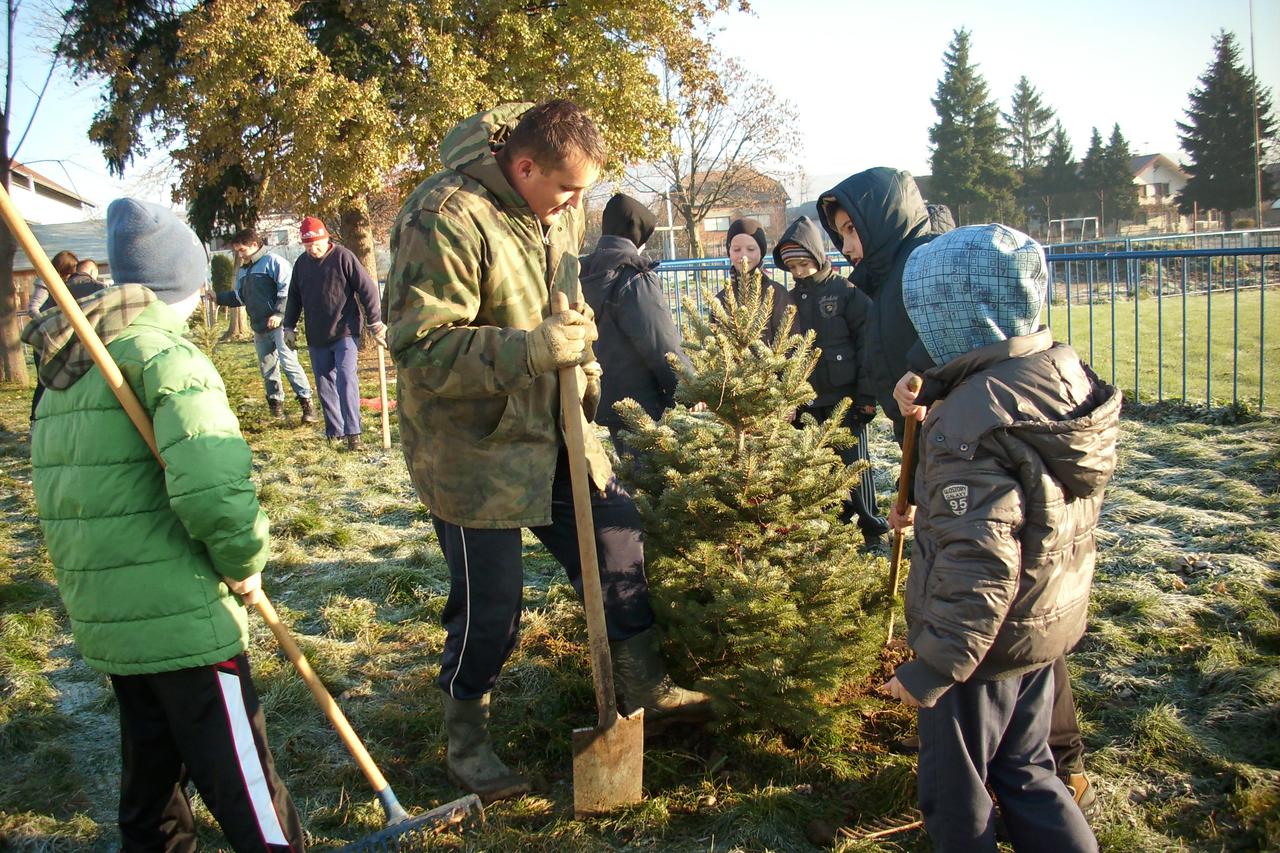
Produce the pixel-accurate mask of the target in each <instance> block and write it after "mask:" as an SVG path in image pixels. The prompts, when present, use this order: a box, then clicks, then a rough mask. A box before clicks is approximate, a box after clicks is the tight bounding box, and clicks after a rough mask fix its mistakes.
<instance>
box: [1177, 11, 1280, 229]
mask: <svg viewBox="0 0 1280 853" xmlns="http://www.w3.org/2000/svg"><path fill="white" fill-rule="evenodd" d="M1214 50H1215V51H1216V53H1217V55H1216V56H1215V57H1214V60H1213V62H1212V63H1211V64H1210V65H1209V68H1208V70H1206V71H1205V73H1204V75H1203V76H1202V77H1201V78H1200V85H1199V86H1197V87H1196V88H1195V89H1193V90H1192V91H1191V94H1190V98H1191V105H1190V106H1189V107H1187V121H1186V122H1178V130H1179V131H1181V134H1180V138H1181V140H1182V149H1183V150H1184V151H1186V152H1187V155H1188V156H1189V157H1190V158H1191V161H1190V162H1189V163H1187V164H1186V165H1185V166H1184V168H1185V169H1186V170H1187V173H1188V174H1190V175H1191V178H1190V179H1189V180H1188V181H1187V185H1186V187H1185V188H1184V189H1183V190H1182V192H1181V193H1180V194H1179V196H1178V209H1179V210H1181V211H1182V212H1183V213H1191V212H1192V210H1193V209H1194V205H1197V204H1198V205H1199V206H1200V207H1202V208H1206V209H1211V210H1220V211H1222V215H1223V220H1224V222H1225V223H1226V224H1227V227H1228V228H1229V227H1231V211H1233V210H1235V209H1237V208H1242V207H1252V206H1253V204H1254V200H1255V198H1254V165H1255V164H1254V148H1253V145H1254V140H1253V109H1254V96H1255V94H1256V96H1257V108H1258V135H1259V138H1260V139H1261V140H1262V143H1263V144H1264V145H1265V144H1267V143H1268V142H1269V141H1271V140H1273V139H1274V138H1275V131H1276V125H1275V118H1274V116H1273V115H1272V112H1271V95H1270V93H1268V92H1266V91H1264V90H1262V89H1260V88H1259V86H1258V81H1257V80H1256V79H1255V78H1254V76H1253V74H1251V73H1249V72H1247V71H1245V69H1244V66H1243V64H1242V63H1241V61H1240V52H1239V50H1238V49H1237V48H1236V43H1235V36H1233V35H1232V34H1231V33H1228V32H1225V31H1223V32H1220V33H1219V34H1218V35H1216V36H1214ZM1271 195H1272V190H1271V181H1270V176H1269V175H1267V173H1266V172H1263V173H1262V197H1263V198H1269V197H1271Z"/></svg>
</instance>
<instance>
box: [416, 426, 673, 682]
mask: <svg viewBox="0 0 1280 853" xmlns="http://www.w3.org/2000/svg"><path fill="white" fill-rule="evenodd" d="M591 520H592V523H593V524H594V526H595V534H596V553H597V555H598V557H599V564H600V587H601V592H602V593H603V596H604V618H605V625H606V627H607V629H608V633H609V639H610V640H626V639H628V638H630V637H633V636H635V635H636V634H639V633H640V632H641V631H643V630H645V629H646V628H649V627H650V626H651V625H653V610H652V608H651V607H650V605H649V585H648V582H647V581H646V579H645V576H644V539H643V537H642V536H641V531H640V512H639V511H638V510H637V509H636V505H635V501H633V500H632V499H631V496H630V495H628V494H627V493H626V492H625V491H624V490H623V489H622V487H621V486H620V485H618V481H617V480H616V479H615V478H610V480H609V483H608V485H607V487H606V488H605V490H604V492H603V493H602V492H599V491H597V490H596V488H595V486H594V485H592V486H591ZM434 523H435V528H436V537H437V539H439V541H440V549H441V550H442V551H443V552H444V559H445V562H446V563H448V564H449V578H450V585H449V599H448V601H446V602H445V606H444V613H443V614H442V615H441V622H442V623H443V624H444V629H445V633H446V637H445V641H444V652H443V654H442V655H441V656H440V678H439V681H438V682H437V683H438V684H439V686H440V689H441V690H443V691H444V692H446V693H448V694H449V695H450V696H451V697H452V698H454V699H462V700H470V699H479V698H480V697H481V696H483V695H484V694H486V693H488V692H489V691H490V690H492V689H493V685H494V683H495V682H496V681H497V680H498V673H499V672H500V671H501V670H502V665H503V664H504V663H505V662H506V660H507V657H508V656H510V654H511V651H512V650H513V649H514V648H515V644H516V637H517V635H518V633H519V630H520V608H521V602H522V595H523V592H524V560H523V548H522V546H521V544H520V529H519V528H507V529H482V528H476V527H459V526H458V525H456V524H450V523H449V522H447V521H441V520H440V519H435V522H434ZM529 530H530V532H532V533H533V535H535V536H537V537H538V539H540V540H541V541H542V544H543V545H545V546H546V548H547V550H548V551H550V552H551V555H552V556H553V557H555V558H556V559H557V560H558V561H559V562H560V565H562V566H564V570H565V574H567V575H568V576H569V582H570V583H571V584H573V588H574V589H575V590H576V591H577V593H578V597H579V599H581V597H582V564H581V562H580V560H579V558H578V534H577V530H578V526H577V522H576V520H575V518H574V514H573V492H572V489H571V487H570V483H569V462H568V456H567V455H566V454H565V451H564V449H563V448H562V449H561V450H560V456H559V458H558V459H557V460H556V473H555V480H554V481H553V483H552V486H551V523H550V524H549V525H546V526H545V527H531V528H529Z"/></svg>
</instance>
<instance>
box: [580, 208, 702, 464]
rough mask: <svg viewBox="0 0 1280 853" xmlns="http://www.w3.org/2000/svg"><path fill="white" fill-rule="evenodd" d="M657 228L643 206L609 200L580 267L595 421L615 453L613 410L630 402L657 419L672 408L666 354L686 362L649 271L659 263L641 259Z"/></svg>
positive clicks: (672, 377) (617, 419)
mask: <svg viewBox="0 0 1280 853" xmlns="http://www.w3.org/2000/svg"><path fill="white" fill-rule="evenodd" d="M655 222H656V220H655V218H654V215H653V213H652V212H651V211H649V210H648V209H647V208H646V207H645V206H644V205H643V204H641V203H640V202H638V201H636V200H635V199H634V198H631V197H630V196H627V195H623V194H622V193H619V194H617V195H615V196H614V197H613V198H611V199H609V203H608V204H606V205H605V208H604V219H603V222H602V226H601V230H602V235H601V237H600V241H599V242H598V243H596V249H595V251H594V252H592V253H591V254H590V255H589V256H588V257H587V259H586V260H585V261H584V262H583V264H582V294H583V296H584V297H585V298H586V300H587V304H589V305H590V306H591V310H592V311H594V312H595V320H596V329H597V330H599V333H600V337H599V339H598V340H597V341H596V344H595V352H596V359H597V360H598V361H599V362H600V368H601V370H602V371H603V375H602V376H601V380H600V406H599V408H598V409H597V410H596V418H595V420H596V423H598V424H602V425H604V426H606V427H608V429H609V435H611V436H612V437H613V441H614V446H615V447H616V448H617V449H618V451H619V453H621V452H622V449H623V448H622V447H621V446H620V445H619V432H620V431H621V429H622V428H623V426H624V424H623V422H622V418H621V416H619V415H618V413H617V412H615V411H614V409H613V404H614V403H616V402H618V401H619V400H625V399H628V398H630V399H632V400H635V401H636V402H637V403H639V404H640V407H641V408H643V409H644V410H645V412H646V413H647V414H648V415H649V417H651V418H653V419H654V420H657V419H658V418H660V417H662V413H663V412H665V411H666V410H667V409H670V408H671V407H673V406H674V405H675V404H676V398H675V393H676V383H677V381H678V378H679V377H678V374H677V373H676V370H675V368H674V367H673V366H672V365H671V363H670V362H669V361H668V360H667V355H668V354H670V353H674V354H675V356H676V358H677V359H678V360H680V361H681V362H683V363H685V364H688V358H686V357H685V354H684V351H683V350H682V349H681V348H680V335H679V334H678V333H677V332H676V326H675V322H674V321H673V320H672V319H671V309H670V307H669V306H668V302H667V297H666V294H665V293H664V292H663V289H662V282H661V281H659V279H658V276H657V274H656V273H654V271H653V270H654V268H655V267H656V266H657V262H655V261H650V260H646V259H645V258H644V257H643V256H642V255H641V254H640V250H641V248H642V247H643V246H644V244H645V243H647V242H648V241H649V238H650V237H651V236H652V235H653V229H654V225H655Z"/></svg>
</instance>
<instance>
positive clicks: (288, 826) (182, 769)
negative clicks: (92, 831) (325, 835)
mask: <svg viewBox="0 0 1280 853" xmlns="http://www.w3.org/2000/svg"><path fill="white" fill-rule="evenodd" d="M111 686H112V687H113V688H114V689H115V693H116V699H117V700H118V701H119V703H120V744H121V751H122V753H123V759H124V762H123V763H124V768H123V776H122V779H121V782H120V836H121V840H122V842H123V845H124V849H125V850H127V851H134V850H139V851H141V850H147V851H150V850H162V851H166V853H167V851H184V852H185V851H192V850H195V849H196V836H195V821H194V820H193V818H192V815H191V805H190V803H189V802H188V801H187V793H186V787H187V782H188V781H190V782H194V783H195V786H196V790H197V791H199V792H200V797H201V799H203V800H204V802H205V805H207V806H208V807H209V811H210V812H212V813H213V816H214V818H216V819H217V821H218V825H219V826H220V827H221V828H222V832H223V834H224V835H225V836H226V839H227V841H228V842H229V843H230V844H231V846H232V847H233V848H234V849H235V850H237V851H240V853H243V851H247V850H256V851H264V850H265V851H273V853H274V851H286V850H287V851H295V853H301V851H303V850H304V841H303V835H302V824H301V822H300V820H299V819H298V813H297V811H296V810H295V809H294V807H293V801H292V800H291V799H290V797H289V791H288V790H287V789H286V788H285V786H284V783H283V782H282V781H280V777H279V776H277V775H276V770H275V765H274V763H273V762H272V760H271V751H270V750H269V749H268V747H267V736H266V728H265V726H264V723H263V717H262V709H261V708H260V707H259V705H258V694H257V693H256V692H255V691H254V689H253V682H252V681H251V680H250V678H249V661H248V659H247V658H246V657H245V656H244V655H238V656H237V657H234V658H232V659H231V660H229V661H226V662H225V663H220V664H215V665H213V666H202V667H194V668H192V669H180V670H177V671H175V672H162V673H156V674H151V675H113V676H111Z"/></svg>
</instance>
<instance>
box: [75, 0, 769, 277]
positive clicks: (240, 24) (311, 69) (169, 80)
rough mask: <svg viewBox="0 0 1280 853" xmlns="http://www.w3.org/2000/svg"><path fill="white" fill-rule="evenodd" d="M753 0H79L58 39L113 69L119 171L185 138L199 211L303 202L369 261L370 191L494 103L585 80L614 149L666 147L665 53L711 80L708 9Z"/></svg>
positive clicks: (110, 158)
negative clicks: (703, 28)
mask: <svg viewBox="0 0 1280 853" xmlns="http://www.w3.org/2000/svg"><path fill="white" fill-rule="evenodd" d="M739 5H740V2H738V0H655V2H649V3H646V4H644V5H643V6H642V7H637V6H635V5H634V4H631V3H627V2H624V0H563V2H556V3H548V4H532V5H529V4H524V5H519V4H517V5H513V4H510V3H507V2H502V0H477V2H469V3H442V2H437V0H410V2H403V3H384V2H371V0H354V2H349V1H348V0H342V1H341V2H340V1H339V0H304V2H288V0H217V2H212V0H203V2H197V3H194V4H173V3H170V2H167V0H72V3H71V6H70V8H69V10H68V12H67V13H66V20H67V23H68V27H69V29H68V34H67V36H66V37H65V38H63V40H62V41H61V43H60V45H59V51H60V53H61V54H62V55H63V56H64V57H65V58H66V59H67V60H68V61H69V62H70V64H71V66H72V68H73V69H74V70H75V71H76V72H77V73H78V74H80V75H81V76H84V77H103V78H105V79H106V82H107V87H106V91H105V94H104V99H103V103H102V106H101V108H100V109H99V111H98V113H97V114H96V116H95V120H94V123H93V126H92V129H91V131H90V135H91V138H92V139H93V140H94V141H95V142H97V143H98V144H99V145H100V146H101V147H102V148H103V151H104V154H105V155H106V158H107V162H108V165H109V166H110V167H111V169H112V170H113V171H114V172H117V173H122V172H123V171H124V169H125V168H126V167H127V166H128V165H129V163H130V162H131V161H132V160H133V159H134V158H135V157H137V156H139V155H141V154H143V153H145V152H146V151H147V150H149V149H150V148H151V147H155V146H158V147H161V148H166V149H170V150H172V151H173V153H174V156H175V158H177V159H178V160H179V163H180V165H181V168H182V172H183V179H182V186H181V187H180V190H179V192H180V193H184V194H186V197H187V198H188V199H194V200H197V201H198V202H199V203H200V204H201V208H200V210H199V215H198V216H196V217H194V218H195V220H196V224H198V225H201V226H202V227H205V228H208V229H210V230H224V229H226V228H227V227H228V226H229V225H232V224H235V225H251V224H253V220H255V219H256V217H257V215H258V214H259V213H263V212H267V211H270V210H280V209H289V208H292V209H297V208H298V207H299V206H305V207H307V208H308V209H309V210H312V211H314V212H317V213H321V214H327V215H329V216H331V217H333V216H336V217H337V220H338V221H339V224H340V231H341V234H342V236H343V238H344V240H345V241H346V242H347V243H348V245H349V246H351V247H352V248H353V249H354V250H356V251H357V253H358V254H361V255H363V256H364V257H365V258H369V259H370V262H371V257H372V253H371V252H368V253H365V252H362V251H360V249H361V247H362V246H364V245H366V244H370V245H371V225H370V221H369V217H368V206H367V197H368V195H369V193H371V192H373V191H374V190H376V189H378V188H380V186H382V185H385V183H386V182H388V181H390V180H396V181H397V182H401V183H403V184H412V183H413V182H415V181H416V180H417V179H418V178H420V177H421V175H422V174H423V173H424V172H426V171H429V170H431V169H433V168H435V166H436V165H437V162H436V151H435V149H436V145H437V144H438V141H439V140H440V138H441V137H442V136H443V135H444V133H446V132H447V131H448V130H449V129H450V128H451V127H452V126H453V125H454V124H455V123H456V122H457V121H459V120H460V119H462V118H464V117H466V116H468V115H471V114H473V113H474V112H476V111H478V110H479V109H482V108H485V107H488V106H492V105H493V104H495V103H499V102H502V101H510V100H534V101H537V100H544V99H546V98H549V97H553V96H565V97H570V98H572V99H574V100H575V101H577V102H578V103H579V104H581V105H582V106H583V107H584V108H586V109H587V110H588V111H589V112H590V113H591V114H592V115H593V116H595V117H596V118H597V119H598V120H599V121H600V123H601V125H602V130H603V132H604V135H605V138H606V141H607V142H608V143H609V145H610V150H611V154H612V157H613V158H614V160H615V162H617V163H622V162H627V161H630V160H634V159H637V158H638V157H639V156H640V155H641V154H642V153H647V152H651V151H652V150H654V146H655V144H657V143H656V142H655V135H654V130H655V129H658V128H662V127H664V126H666V125H669V124H670V122H671V120H672V118H673V114H672V110H671V108H670V106H669V105H668V104H667V102H666V101H665V100H664V99H663V98H662V97H661V96H660V93H659V89H658V79H657V77H656V75H655V74H654V73H653V71H652V66H653V64H654V63H655V61H656V59H657V58H658V57H659V56H661V57H662V58H663V60H664V61H665V62H666V63H667V65H668V66H669V67H672V68H673V69H675V70H676V72H677V73H679V74H681V75H682V76H683V77H685V78H687V79H689V80H691V81H696V82H697V84H698V85H701V86H711V85H713V81H714V74H713V73H712V72H710V70H709V69H708V61H707V60H708V55H709V53H710V49H709V47H708V45H707V43H706V42H705V41H704V39H703V38H702V37H701V36H700V34H699V32H700V30H699V24H700V23H703V22H705V21H707V20H708V19H709V18H710V17H711V16H712V15H714V14H716V13H718V12H721V11H725V10H727V9H730V8H735V7H738V6H739ZM741 5H742V6H744V7H745V4H741ZM405 167H407V168H405ZM211 187H212V188H216V189H214V190H213V191H212V192H211V191H210V188H211Z"/></svg>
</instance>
